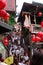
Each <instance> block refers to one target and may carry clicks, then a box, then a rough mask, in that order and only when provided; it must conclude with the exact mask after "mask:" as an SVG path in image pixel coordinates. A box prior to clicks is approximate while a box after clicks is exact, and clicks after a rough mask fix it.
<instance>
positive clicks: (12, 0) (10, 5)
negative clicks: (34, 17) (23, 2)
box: [5, 0, 16, 11]
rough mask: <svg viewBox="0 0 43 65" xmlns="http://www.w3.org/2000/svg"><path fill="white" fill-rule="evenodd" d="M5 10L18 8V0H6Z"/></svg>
mask: <svg viewBox="0 0 43 65" xmlns="http://www.w3.org/2000/svg"><path fill="white" fill-rule="evenodd" d="M5 10H7V11H15V10H16V0H6V7H5Z"/></svg>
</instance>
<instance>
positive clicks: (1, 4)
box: [0, 0, 6, 10]
mask: <svg viewBox="0 0 43 65" xmlns="http://www.w3.org/2000/svg"><path fill="white" fill-rule="evenodd" d="M5 6H6V0H0V10H2V9H4V8H5Z"/></svg>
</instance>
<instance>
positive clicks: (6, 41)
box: [3, 38, 8, 46]
mask: <svg viewBox="0 0 43 65" xmlns="http://www.w3.org/2000/svg"><path fill="white" fill-rule="evenodd" d="M3 43H4V45H5V46H8V39H7V38H4V40H3Z"/></svg>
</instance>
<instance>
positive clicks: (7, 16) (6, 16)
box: [4, 13, 10, 21]
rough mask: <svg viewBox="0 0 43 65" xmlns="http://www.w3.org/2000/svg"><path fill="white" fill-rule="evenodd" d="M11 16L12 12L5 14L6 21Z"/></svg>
mask: <svg viewBox="0 0 43 65" xmlns="http://www.w3.org/2000/svg"><path fill="white" fill-rule="evenodd" d="M9 18H10V14H9V13H6V15H5V16H4V21H7V20H9Z"/></svg>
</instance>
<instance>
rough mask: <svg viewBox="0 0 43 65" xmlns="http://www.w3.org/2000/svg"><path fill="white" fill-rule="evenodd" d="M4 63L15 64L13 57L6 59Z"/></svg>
mask: <svg viewBox="0 0 43 65" xmlns="http://www.w3.org/2000/svg"><path fill="white" fill-rule="evenodd" d="M4 62H5V63H6V64H8V65H10V64H13V56H10V57H8V58H6V59H5V61H4Z"/></svg>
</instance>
